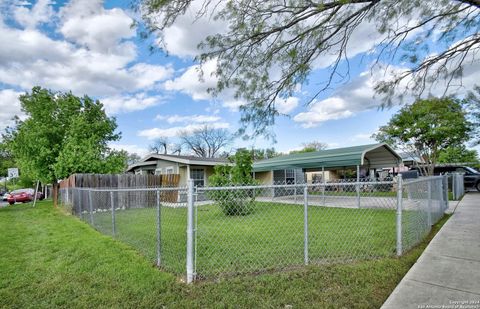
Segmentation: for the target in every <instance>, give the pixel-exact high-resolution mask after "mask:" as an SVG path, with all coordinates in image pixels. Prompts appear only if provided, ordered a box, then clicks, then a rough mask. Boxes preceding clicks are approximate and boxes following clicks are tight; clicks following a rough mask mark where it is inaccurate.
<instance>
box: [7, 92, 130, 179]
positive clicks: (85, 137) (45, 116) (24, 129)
mask: <svg viewBox="0 0 480 309" xmlns="http://www.w3.org/2000/svg"><path fill="white" fill-rule="evenodd" d="M20 103H21V106H22V110H23V112H24V113H25V114H26V115H27V118H26V120H24V121H21V120H17V123H16V126H15V128H9V129H7V131H6V132H5V133H4V134H3V137H4V140H5V141H6V147H7V149H8V150H9V151H10V152H11V154H12V155H13V156H14V157H15V159H16V161H17V163H18V164H19V165H20V168H21V169H22V173H26V174H28V175H29V176H30V177H31V178H32V179H39V180H41V181H42V182H45V183H49V182H55V181H56V179H60V178H63V177H68V176H69V175H71V174H73V173H79V172H82V173H108V172H119V171H121V170H122V169H123V167H124V166H125V162H126V155H125V154H121V153H116V152H112V151H111V150H110V149H109V148H108V142H109V141H115V140H118V139H119V138H120V134H118V133H115V130H116V128H117V125H116V123H115V119H114V118H109V117H108V116H107V115H106V114H105V111H104V109H103V105H102V104H101V103H100V102H99V101H94V100H92V99H91V98H89V97H88V96H84V97H83V98H79V97H76V96H74V95H73V94H72V93H61V92H52V91H50V90H47V89H43V88H40V87H35V88H33V89H32V92H31V93H26V94H24V95H22V96H20ZM119 158H123V159H119ZM122 160H124V161H123V162H122V163H120V161H122Z"/></svg>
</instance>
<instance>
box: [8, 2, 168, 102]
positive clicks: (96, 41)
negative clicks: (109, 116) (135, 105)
mask: <svg viewBox="0 0 480 309" xmlns="http://www.w3.org/2000/svg"><path fill="white" fill-rule="evenodd" d="M41 3H43V8H44V10H45V7H48V8H49V10H53V9H52V7H51V6H49V5H48V3H49V2H48V1H47V2H45V1H43V2H41ZM41 3H40V2H38V3H37V4H36V5H35V6H34V7H33V8H32V9H27V8H25V10H24V9H22V8H20V12H21V16H22V17H21V18H23V19H25V20H30V19H31V20H32V24H31V25H29V26H28V27H27V26H24V27H22V28H15V27H13V26H11V25H6V24H5V23H2V22H0V41H1V42H8V44H0V83H4V84H6V85H9V86H13V87H20V88H22V89H25V90H28V89H30V88H31V87H33V86H36V85H40V86H43V87H47V88H51V89H53V90H61V91H68V90H71V91H72V92H73V93H75V94H77V95H83V94H88V95H91V96H115V95H121V94H124V93H129V92H138V91H139V90H142V91H145V90H146V88H152V89H153V88H154V87H155V86H156V85H157V84H158V83H159V82H162V81H164V80H165V79H167V78H169V77H170V76H171V75H172V74H173V69H172V68H171V67H170V66H162V65H151V64H145V63H136V64H134V65H132V63H134V62H135V61H136V60H137V52H136V46H135V44H134V42H132V41H131V40H130V39H131V38H132V37H133V36H134V35H135V31H134V30H133V29H131V27H130V25H131V23H132V19H131V18H130V17H129V16H128V15H126V13H125V12H124V11H123V10H121V9H118V8H115V9H104V8H103V1H100V0H95V1H93V0H92V1H79V0H73V1H71V2H70V3H69V4H67V5H66V6H65V7H63V8H62V9H60V12H56V11H54V16H50V17H51V18H52V19H53V20H55V19H57V20H58V22H55V23H53V25H54V26H55V27H56V28H55V29H54V31H57V33H55V35H53V34H52V35H51V36H49V35H47V34H46V33H43V32H42V31H41V30H39V29H36V28H35V27H34V26H35V25H38V23H39V22H40V21H42V20H43V19H42V18H40V17H37V16H36V15H35V14H37V13H36V11H35V8H36V7H38V6H39V5H40V4H41ZM16 9H18V7H16V6H13V7H12V6H10V11H12V10H13V11H15V10H16ZM47 11H48V10H47ZM42 12H43V11H42ZM7 14H9V12H8V10H4V11H2V12H1V13H0V15H1V18H0V20H1V19H3V18H4V17H5V16H6V15H7ZM18 14H20V13H17V15H18ZM42 14H43V13H42ZM42 14H39V15H40V16H43V15H44V14H43V15H42ZM37 15H38V14H37ZM19 16H20V15H19ZM18 18H20V17H18ZM36 20H37V21H36ZM33 21H35V22H33Z"/></svg>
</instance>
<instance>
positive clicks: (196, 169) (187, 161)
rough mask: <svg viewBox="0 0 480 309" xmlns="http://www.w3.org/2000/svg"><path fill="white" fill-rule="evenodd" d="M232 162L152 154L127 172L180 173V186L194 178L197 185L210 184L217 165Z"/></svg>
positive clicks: (142, 173)
mask: <svg viewBox="0 0 480 309" xmlns="http://www.w3.org/2000/svg"><path fill="white" fill-rule="evenodd" d="M224 164H232V163H230V162H229V161H228V160H227V159H224V158H200V157H195V156H180V155H178V156H177V155H167V154H150V155H148V156H146V157H145V158H143V159H142V160H141V161H140V162H137V163H135V164H132V165H130V166H129V167H128V168H127V173H134V174H139V175H147V174H152V175H164V174H178V175H180V181H179V184H178V185H179V186H186V185H187V180H188V179H193V181H194V184H195V186H200V187H203V186H206V185H208V177H209V176H210V175H212V174H213V168H214V167H215V166H216V165H224Z"/></svg>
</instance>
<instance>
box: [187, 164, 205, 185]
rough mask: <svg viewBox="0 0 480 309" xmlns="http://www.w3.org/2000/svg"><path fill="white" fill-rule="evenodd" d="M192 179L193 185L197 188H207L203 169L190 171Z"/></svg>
mask: <svg viewBox="0 0 480 309" xmlns="http://www.w3.org/2000/svg"><path fill="white" fill-rule="evenodd" d="M190 177H191V178H192V179H193V185H194V186H195V187H204V186H205V170H204V169H203V168H192V169H190Z"/></svg>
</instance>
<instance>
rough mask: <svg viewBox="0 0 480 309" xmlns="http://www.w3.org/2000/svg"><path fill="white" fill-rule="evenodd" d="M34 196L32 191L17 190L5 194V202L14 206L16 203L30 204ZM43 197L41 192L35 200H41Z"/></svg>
mask: <svg viewBox="0 0 480 309" xmlns="http://www.w3.org/2000/svg"><path fill="white" fill-rule="evenodd" d="M34 195H35V190H34V189H18V190H14V191H12V192H10V193H9V194H7V202H8V203H9V204H10V205H13V204H15V203H16V202H22V203H26V202H31V201H33V198H34ZM44 198H45V197H44V196H43V193H42V192H37V199H38V200H43V199H44Z"/></svg>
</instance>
